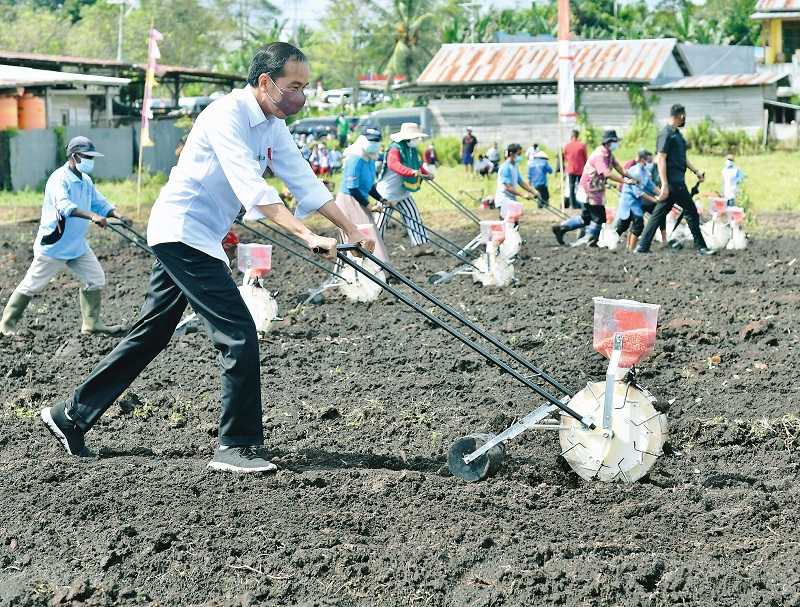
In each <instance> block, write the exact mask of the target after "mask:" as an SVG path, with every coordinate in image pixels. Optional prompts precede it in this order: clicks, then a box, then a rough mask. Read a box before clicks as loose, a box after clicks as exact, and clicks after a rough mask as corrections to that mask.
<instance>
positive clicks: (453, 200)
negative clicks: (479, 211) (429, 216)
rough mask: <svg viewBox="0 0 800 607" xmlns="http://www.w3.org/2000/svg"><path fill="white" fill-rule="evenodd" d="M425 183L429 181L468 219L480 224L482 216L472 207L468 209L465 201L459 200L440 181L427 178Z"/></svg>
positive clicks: (429, 183)
mask: <svg viewBox="0 0 800 607" xmlns="http://www.w3.org/2000/svg"><path fill="white" fill-rule="evenodd" d="M425 183H427V184H428V185H429V186H431V187H432V188H433V189H434V190H436V191H437V192H438V193H439V195H440V196H442V197H444V199H445V200H447V202H449V203H450V204H452V205H453V206H454V207H455V208H456V209H458V210H459V211H460V212H461V214H462V215H464V216H465V217H466V218H467V219H469V220H470V221H471V222H473V223H475V224H477V225H480V223H481V218H480V217H478V216H477V215H476V214H475V213H473V212H472V209H468V208H467V207H466V206H464V203H462V202H461V201H460V200H458V199H457V198H456V197H455V196H453V195H452V194H451V193H450V192H448V191H447V190H445V189H444V188H443V187H442V186H440V185H439V184H438V183H436V182H435V181H434V180H432V179H427V180H425Z"/></svg>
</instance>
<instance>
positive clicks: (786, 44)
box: [783, 21, 800, 63]
mask: <svg viewBox="0 0 800 607" xmlns="http://www.w3.org/2000/svg"><path fill="white" fill-rule="evenodd" d="M799 49H800V21H784V22H783V56H784V61H786V63H791V62H792V59H793V58H794V55H795V53H796V52H797V51H798V50H799Z"/></svg>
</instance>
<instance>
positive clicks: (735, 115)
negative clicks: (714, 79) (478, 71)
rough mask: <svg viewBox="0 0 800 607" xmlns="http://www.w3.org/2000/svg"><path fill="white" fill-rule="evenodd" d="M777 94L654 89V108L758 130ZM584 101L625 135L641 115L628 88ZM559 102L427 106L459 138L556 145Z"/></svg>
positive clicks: (441, 129)
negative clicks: (681, 109) (677, 106)
mask: <svg viewBox="0 0 800 607" xmlns="http://www.w3.org/2000/svg"><path fill="white" fill-rule="evenodd" d="M775 93H776V89H775V86H774V85H769V86H765V87H729V88H718V89H698V90H691V89H686V90H674V91H670V90H663V91H653V92H652V94H654V95H655V96H656V102H655V104H654V105H653V107H652V110H653V112H654V113H655V116H656V122H657V123H658V124H659V125H661V124H662V123H664V122H665V120H666V118H667V116H669V108H670V106H671V105H672V104H673V103H683V104H684V105H685V106H686V110H687V119H688V122H689V124H692V123H695V122H699V121H701V120H702V119H703V118H704V117H706V116H708V117H710V118H712V119H713V120H714V121H716V122H717V124H719V125H722V126H724V127H726V128H734V129H743V130H746V131H748V132H749V133H751V134H754V133H755V132H756V131H757V130H758V129H759V128H762V121H763V119H764V99H774V98H775ZM580 103H581V107H582V108H583V109H584V110H585V111H586V114H587V116H588V119H589V122H590V123H591V124H592V125H594V126H595V127H596V128H598V129H601V130H603V129H608V128H613V129H616V130H617V132H618V133H619V134H620V135H624V134H625V131H627V130H628V129H629V128H630V125H631V123H632V122H633V120H634V118H635V117H636V112H635V111H634V109H633V108H632V107H631V105H630V102H629V101H628V93H627V92H625V91H604V92H590V91H584V92H582V93H581V95H580ZM556 104H557V101H556V97H555V96H554V95H543V96H529V97H524V96H522V95H518V96H508V97H490V98H477V99H431V101H430V102H429V104H428V107H429V108H430V110H431V113H432V115H433V126H434V134H435V135H444V136H455V137H459V138H460V137H462V136H463V135H464V129H465V128H466V127H467V126H471V127H473V129H474V132H475V136H476V137H477V138H478V141H479V147H483V145H484V144H489V143H490V142H492V141H497V142H498V143H500V144H501V145H506V144H508V143H511V142H516V143H520V144H523V145H525V146H527V145H528V143H530V142H533V141H536V142H538V143H543V144H544V145H546V146H548V147H551V148H552V147H558V138H559V132H558V127H557V126H556V117H557V105H556ZM566 132H567V129H564V133H566Z"/></svg>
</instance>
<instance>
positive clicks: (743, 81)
mask: <svg viewBox="0 0 800 607" xmlns="http://www.w3.org/2000/svg"><path fill="white" fill-rule="evenodd" d="M784 76H785V74H781V73H777V74H775V73H771V74H770V73H759V74H710V75H707V76H688V77H687V78H681V79H680V80H676V81H674V82H667V83H666V84H661V85H658V86H651V87H650V88H651V89H653V90H665V89H711V88H727V87H732V86H760V85H764V84H774V83H776V82H777V81H778V80H780V79H781V78H783V77H784Z"/></svg>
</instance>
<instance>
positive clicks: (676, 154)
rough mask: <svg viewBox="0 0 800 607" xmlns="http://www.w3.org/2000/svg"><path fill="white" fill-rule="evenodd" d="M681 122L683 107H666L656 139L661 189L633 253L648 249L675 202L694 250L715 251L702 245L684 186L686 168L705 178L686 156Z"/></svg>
mask: <svg viewBox="0 0 800 607" xmlns="http://www.w3.org/2000/svg"><path fill="white" fill-rule="evenodd" d="M685 125H686V108H684V107H683V106H682V105H680V104H679V103H676V104H675V105H673V106H672V108H671V109H670V123H669V124H668V125H667V126H665V127H664V128H663V129H662V130H661V132H660V133H659V134H658V139H657V140H656V152H657V154H658V156H657V164H658V175H659V178H660V180H661V192H660V193H659V195H658V204H657V205H656V208H655V210H654V211H653V214H652V215H650V220H649V221H648V222H647V227H646V228H645V229H644V232H643V233H642V237H641V239H640V240H639V245H638V246H637V247H636V252H637V253H649V252H650V243H651V242H652V241H653V237H654V236H655V234H656V230H658V227H659V225H661V224H662V223H663V221H664V219H665V218H666V216H667V214H668V213H669V212H670V210H672V207H673V206H674V205H676V204H677V205H678V206H679V207H681V208H682V209H683V211H684V216H685V217H686V223H688V224H689V229H690V230H691V232H692V237H693V238H694V246H695V247H696V248H697V250H698V252H699V253H700V254H701V255H713V254H714V252H715V251H712V250H710V249H709V248H708V247H707V246H706V241H705V240H704V239H703V234H702V232H700V216H699V215H698V214H697V207H695V206H694V200H692V195H691V193H690V192H689V189H688V188H687V187H686V169H689V170H690V171H691V172H692V173H694V174H695V175H696V176H697V179H698V180H699V181H700V182H701V183H702V181H703V180H704V179H705V173H703V172H702V171H698V170H697V169H696V168H695V167H694V166H693V165H692V163H691V162H689V159H688V158H686V140H685V139H684V138H683V135H682V134H681V132H680V128H681V127H683V126H685Z"/></svg>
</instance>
